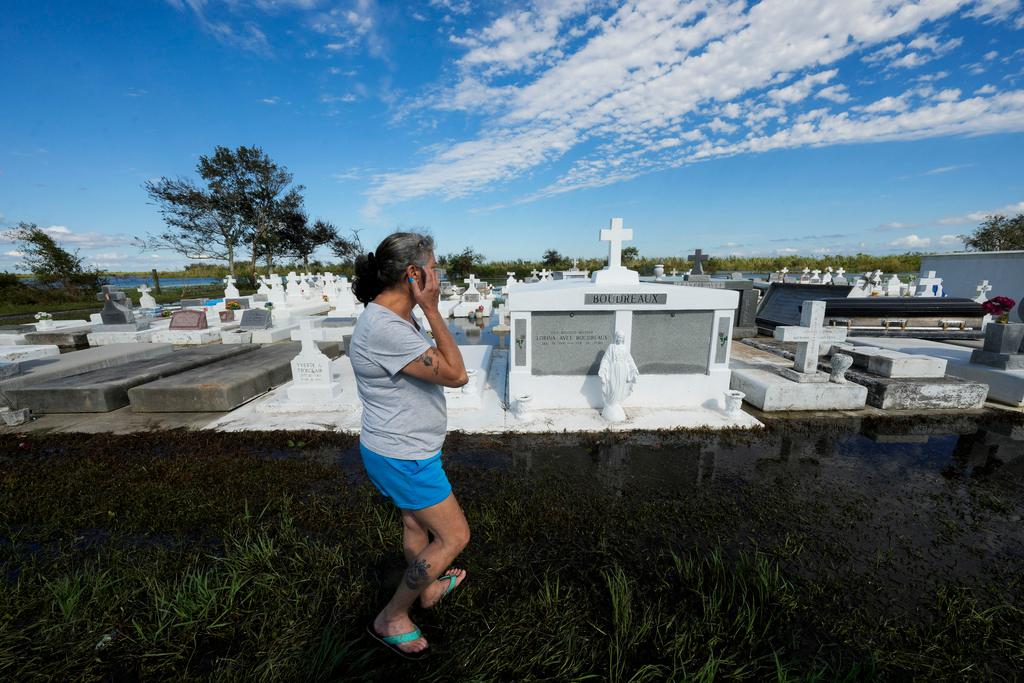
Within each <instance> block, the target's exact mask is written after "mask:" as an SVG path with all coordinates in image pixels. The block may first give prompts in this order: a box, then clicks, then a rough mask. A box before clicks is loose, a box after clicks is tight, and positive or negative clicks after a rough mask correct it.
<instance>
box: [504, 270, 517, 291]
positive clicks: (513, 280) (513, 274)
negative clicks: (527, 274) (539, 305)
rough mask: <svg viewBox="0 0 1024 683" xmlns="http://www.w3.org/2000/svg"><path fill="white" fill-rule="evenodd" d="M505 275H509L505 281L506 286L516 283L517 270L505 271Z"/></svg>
mask: <svg viewBox="0 0 1024 683" xmlns="http://www.w3.org/2000/svg"><path fill="white" fill-rule="evenodd" d="M505 275H508V280H506V281H505V286H506V287H511V286H512V285H514V284H516V272H515V271H514V270H513V271H512V272H511V273H505Z"/></svg>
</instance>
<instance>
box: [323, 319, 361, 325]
mask: <svg viewBox="0 0 1024 683" xmlns="http://www.w3.org/2000/svg"><path fill="white" fill-rule="evenodd" d="M355 324H356V319H355V318H340V317H339V318H324V322H323V324H322V325H321V327H352V326H353V325H355Z"/></svg>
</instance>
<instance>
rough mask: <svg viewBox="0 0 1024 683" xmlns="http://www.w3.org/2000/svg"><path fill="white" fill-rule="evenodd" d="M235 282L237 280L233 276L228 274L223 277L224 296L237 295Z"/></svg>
mask: <svg viewBox="0 0 1024 683" xmlns="http://www.w3.org/2000/svg"><path fill="white" fill-rule="evenodd" d="M235 282H237V280H235V278H233V277H231V276H230V275H228V276H227V277H226V278H224V284H225V285H226V287H225V288H224V296H225V298H228V297H230V298H237V297H238V287H235Z"/></svg>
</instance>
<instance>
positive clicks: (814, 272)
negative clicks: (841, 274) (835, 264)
mask: <svg viewBox="0 0 1024 683" xmlns="http://www.w3.org/2000/svg"><path fill="white" fill-rule="evenodd" d="M811 274H812V275H813V276H814V277H812V278H811V282H815V281H817V282H821V271H820V270H812V271H811Z"/></svg>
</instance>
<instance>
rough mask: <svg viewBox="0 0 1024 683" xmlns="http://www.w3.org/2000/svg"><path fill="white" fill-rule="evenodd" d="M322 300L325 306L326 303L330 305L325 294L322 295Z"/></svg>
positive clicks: (328, 298)
mask: <svg viewBox="0 0 1024 683" xmlns="http://www.w3.org/2000/svg"><path fill="white" fill-rule="evenodd" d="M322 298H323V300H324V303H325V304H326V303H330V301H331V299H330V297H328V296H327V295H326V294H324V295H323V297H322Z"/></svg>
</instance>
